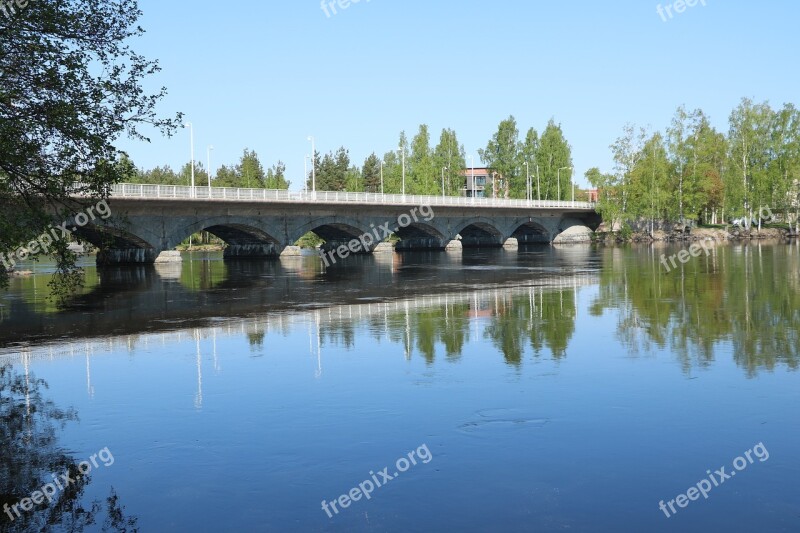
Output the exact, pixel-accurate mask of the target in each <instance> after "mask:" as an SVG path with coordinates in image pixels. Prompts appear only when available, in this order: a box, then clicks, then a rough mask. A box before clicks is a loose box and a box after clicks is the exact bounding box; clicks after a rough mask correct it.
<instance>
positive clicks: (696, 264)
mask: <svg viewBox="0 0 800 533" xmlns="http://www.w3.org/2000/svg"><path fill="white" fill-rule="evenodd" d="M661 253H664V251H661V250H659V249H658V248H647V249H643V248H610V249H604V250H603V251H602V254H603V264H604V268H603V269H602V271H601V274H600V295H599V297H598V298H597V299H596V300H595V301H594V302H593V304H592V306H591V312H592V313H593V314H594V315H596V316H598V315H600V314H601V313H603V312H604V311H613V312H614V313H616V315H617V317H618V322H617V335H618V338H619V339H620V341H621V342H622V343H623V345H624V346H625V347H626V348H627V349H628V350H629V352H630V353H631V354H639V353H642V352H649V351H652V349H653V347H656V348H661V349H669V350H670V351H671V352H672V353H673V354H674V355H675V357H677V358H678V359H679V361H680V362H681V365H682V366H683V368H684V369H685V370H686V371H687V372H688V371H689V370H690V369H691V368H692V367H693V366H697V367H707V366H709V365H710V364H712V363H713V362H714V360H715V356H716V354H717V352H718V350H719V348H720V347H721V346H726V345H730V346H731V347H732V352H733V354H734V359H735V361H736V363H737V365H739V366H740V367H742V368H744V369H745V371H746V372H747V373H748V375H751V376H752V375H755V374H756V373H757V371H758V370H759V369H765V370H773V369H774V368H775V367H776V366H777V365H780V364H783V365H786V366H787V367H789V368H791V369H797V367H798V363H799V362H800V337H799V336H798V327H799V326H800V290H799V289H800V281H799V279H800V278H799V277H798V276H800V254H798V247H797V245H791V246H785V245H766V244H760V243H757V244H753V245H726V246H720V247H718V248H716V249H714V251H713V253H712V254H711V255H710V256H708V257H706V256H701V257H699V258H697V259H696V260H693V261H690V262H689V263H687V264H685V265H683V266H682V267H681V268H680V269H679V270H677V271H673V272H670V273H665V272H664V271H663V269H661V268H659V265H658V257H660V254H661ZM668 253H673V252H668Z"/></svg>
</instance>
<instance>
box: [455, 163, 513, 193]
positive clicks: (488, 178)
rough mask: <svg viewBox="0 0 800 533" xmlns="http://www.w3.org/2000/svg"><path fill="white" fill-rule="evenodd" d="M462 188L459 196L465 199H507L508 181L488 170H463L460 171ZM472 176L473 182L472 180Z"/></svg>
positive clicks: (497, 173)
mask: <svg viewBox="0 0 800 533" xmlns="http://www.w3.org/2000/svg"><path fill="white" fill-rule="evenodd" d="M461 176H462V177H463V178H464V186H463V187H462V188H461V195H462V196H466V197H467V198H473V197H475V198H508V197H509V192H510V191H509V187H508V185H509V184H508V180H507V179H505V178H504V177H503V175H502V174H500V173H499V172H495V171H494V170H492V169H490V168H474V169H472V168H465V169H463V170H462V171H461ZM473 176H474V180H473Z"/></svg>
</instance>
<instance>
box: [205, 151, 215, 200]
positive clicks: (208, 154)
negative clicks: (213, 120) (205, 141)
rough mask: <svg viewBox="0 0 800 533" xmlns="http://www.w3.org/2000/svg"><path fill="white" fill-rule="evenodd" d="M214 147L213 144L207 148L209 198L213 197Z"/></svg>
mask: <svg viewBox="0 0 800 533" xmlns="http://www.w3.org/2000/svg"><path fill="white" fill-rule="evenodd" d="M213 149H214V146H213V145H210V144H209V145H208V149H207V150H206V156H207V159H206V161H208V169H207V171H208V198H209V199H211V151H212V150H213Z"/></svg>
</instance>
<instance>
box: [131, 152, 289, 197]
mask: <svg viewBox="0 0 800 533" xmlns="http://www.w3.org/2000/svg"><path fill="white" fill-rule="evenodd" d="M117 167H118V173H119V174H120V175H121V180H122V182H124V183H147V184H153V185H190V184H191V182H192V165H191V163H186V164H185V165H183V167H182V168H181V169H180V170H179V171H178V172H175V171H174V170H172V168H170V167H169V166H163V167H156V168H154V169H152V170H141V169H138V168H136V165H134V163H133V161H131V160H130V158H129V157H128V156H126V155H124V154H123V155H122V156H121V157H120V159H119V161H117ZM194 183H195V185H208V171H207V170H206V169H205V167H204V166H203V164H202V163H201V162H199V161H195V167H194ZM290 184H291V182H290V181H288V180H287V179H286V165H284V164H283V162H282V161H278V163H277V164H275V165H273V166H272V167H270V168H268V169H266V170H264V166H263V165H262V164H261V161H259V159H258V154H256V153H255V152H254V151H252V150H248V149H245V150H244V153H242V157H241V158H240V159H239V163H238V164H236V165H230V166H228V165H222V166H221V167H219V168H218V169H217V171H216V174H215V175H214V176H212V185H213V186H214V187H242V188H253V189H288V188H289V185H290Z"/></svg>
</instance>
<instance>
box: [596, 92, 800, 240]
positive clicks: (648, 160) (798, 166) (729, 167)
mask: <svg viewBox="0 0 800 533" xmlns="http://www.w3.org/2000/svg"><path fill="white" fill-rule="evenodd" d="M729 122H730V129H729V132H728V136H727V137H726V136H725V135H724V134H722V133H720V132H718V131H716V130H715V129H714V128H713V127H712V126H711V124H710V120H709V118H708V117H707V116H706V115H705V114H704V113H703V111H702V110H699V109H696V110H694V111H692V112H687V110H686V109H685V108H684V107H680V108H678V110H677V111H676V113H675V116H674V118H673V119H672V122H671V124H670V126H669V128H667V130H666V134H661V133H659V132H656V133H654V134H653V135H652V136H650V137H649V138H646V135H645V133H644V130H642V129H641V128H639V129H637V128H636V127H635V126H633V125H626V126H625V130H624V132H623V135H622V136H621V137H620V138H618V139H617V140H616V141H615V142H614V144H613V145H612V146H611V149H612V151H613V155H614V161H615V163H616V168H615V171H616V172H615V174H614V176H613V177H611V176H608V175H604V174H602V173H601V172H600V171H599V170H597V169H593V170H592V171H590V172H591V177H590V176H589V173H587V178H589V179H590V181H591V182H592V184H593V185H594V186H595V187H597V188H598V189H600V202H599V209H600V211H601V212H602V214H603V218H604V219H605V220H607V221H610V220H621V219H622V220H630V221H633V220H641V219H651V220H661V221H681V220H695V221H698V222H702V223H705V224H709V223H714V222H724V221H729V220H731V219H733V218H738V217H741V216H748V217H752V216H753V213H757V212H758V211H759V210H760V209H761V208H762V207H767V206H768V207H770V208H771V210H772V211H773V213H775V214H776V215H778V214H782V215H783V217H784V219H783V221H784V222H787V221H789V220H790V217H793V218H794V219H796V218H797V216H798V215H799V214H800V213H799V212H798V211H800V197H798V193H800V111H798V110H797V108H795V106H794V105H792V104H784V106H783V107H782V108H781V109H780V110H777V111H776V110H773V109H772V108H771V107H770V106H769V104H768V103H766V102H764V103H760V104H756V103H754V102H752V101H751V100H749V99H746V98H745V99H742V101H741V103H740V104H739V105H738V106H737V108H736V109H735V110H734V111H733V112H732V113H731V115H730V118H729ZM615 202H616V203H617V204H619V206H615V205H614V203H615Z"/></svg>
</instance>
